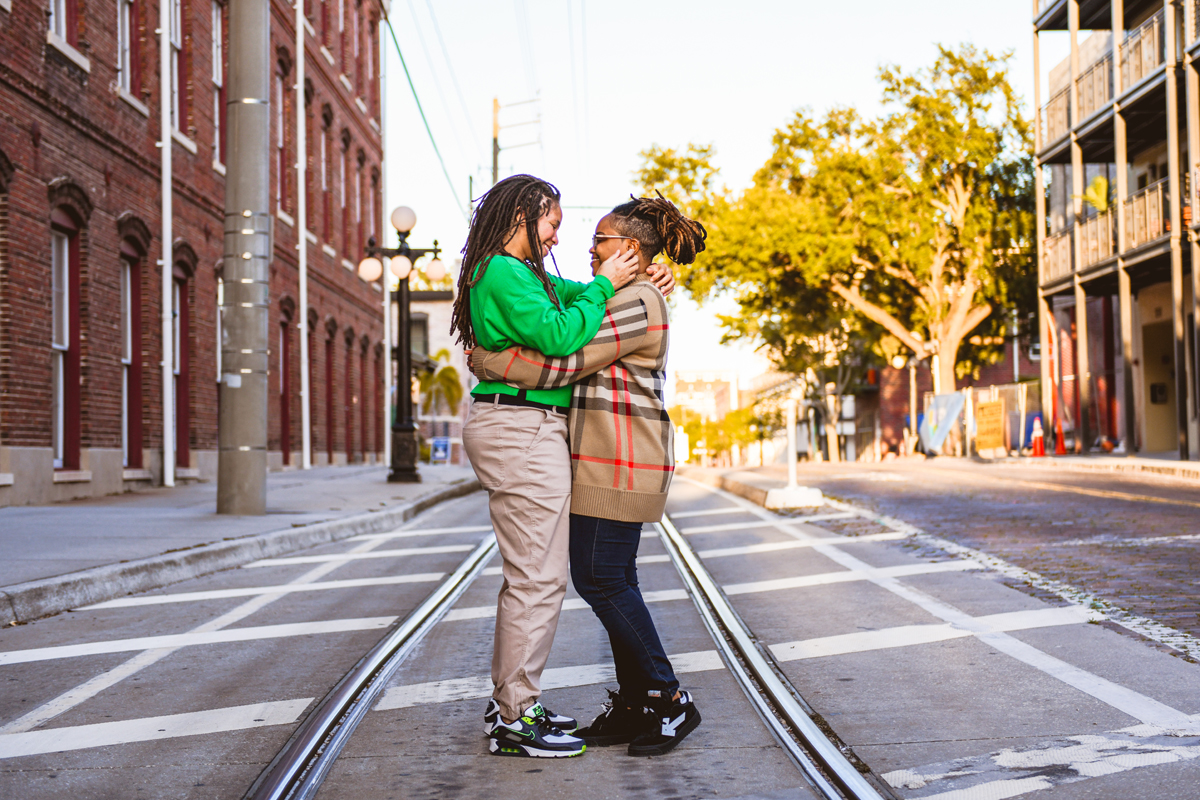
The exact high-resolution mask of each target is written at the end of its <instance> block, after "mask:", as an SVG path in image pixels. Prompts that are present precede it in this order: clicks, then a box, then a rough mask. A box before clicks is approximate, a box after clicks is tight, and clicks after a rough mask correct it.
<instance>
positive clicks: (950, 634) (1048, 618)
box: [770, 606, 1102, 661]
mask: <svg viewBox="0 0 1200 800" xmlns="http://www.w3.org/2000/svg"><path fill="white" fill-rule="evenodd" d="M1093 619H1102V615H1100V614H1098V613H1095V612H1089V611H1087V610H1086V609H1082V608H1076V607H1073V606H1065V607H1062V608H1046V609H1035V610H1032V611H1014V612H1009V613H1006V614H991V615H989V616H985V617H975V618H974V620H975V622H976V623H977V625H979V626H980V627H984V628H987V629H989V630H993V631H1018V630H1030V629H1032V628H1050V627H1055V626H1058V625H1080V624H1083V623H1085V622H1089V621H1091V620H1093ZM975 635H976V633H975V632H974V631H971V630H966V629H964V628H961V627H958V626H956V625H951V624H950V623H942V624H936V625H900V626H897V627H894V628H884V629H883V630H878V631H859V632H856V633H846V634H841V635H839V636H824V637H821V638H818V639H802V640H800V641H796V642H783V643H781V644H773V645H771V647H770V649H771V653H772V654H774V656H775V657H776V658H777V659H779V660H780V661H800V660H803V659H808V658H822V657H824V656H840V655H847V654H849V653H865V652H869V651H872V650H886V649H890V648H893V647H911V646H913V645H919V644H931V643H933V642H945V641H949V640H951V639H964V638H967V637H970V636H975Z"/></svg>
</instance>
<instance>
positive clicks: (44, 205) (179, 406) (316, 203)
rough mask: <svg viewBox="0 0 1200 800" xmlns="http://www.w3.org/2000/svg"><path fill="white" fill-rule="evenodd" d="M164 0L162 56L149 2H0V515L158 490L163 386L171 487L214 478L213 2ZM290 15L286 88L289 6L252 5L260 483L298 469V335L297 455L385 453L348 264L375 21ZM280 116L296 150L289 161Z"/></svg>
mask: <svg viewBox="0 0 1200 800" xmlns="http://www.w3.org/2000/svg"><path fill="white" fill-rule="evenodd" d="M166 2H170V3H171V8H170V19H171V24H170V26H169V34H170V48H169V52H170V57H169V58H168V59H167V62H166V63H165V64H163V63H160V47H159V41H158V40H157V38H156V34H155V31H156V29H157V28H158V27H159V25H158V20H159V7H158V3H157V2H156V1H155V0H117V2H109V3H96V2H90V1H89V0H51V2H50V4H49V11H47V4H46V3H30V2H27V0H0V505H11V504H20V503H32V502H46V501H53V500H62V499H68V498H72V497H82V496H92V495H103V494H110V493H113V492H120V491H124V490H126V489H130V488H137V487H140V486H148V485H154V484H157V483H161V482H162V481H163V480H164V472H167V473H169V472H170V471H169V470H167V471H164V465H163V454H164V408H163V397H164V394H166V393H165V392H164V389H165V388H168V387H169V388H171V389H173V392H172V394H174V395H175V399H174V403H173V408H172V409H170V410H171V411H173V414H171V415H168V418H169V417H171V416H173V418H174V419H173V420H172V422H173V425H172V426H171V428H172V429H171V430H168V431H167V436H168V437H169V438H168V440H167V442H168V444H170V443H173V444H174V447H173V448H166V452H168V453H170V452H171V451H172V450H173V454H172V455H173V457H174V464H175V470H174V475H175V477H178V478H180V479H185V480H186V479H202V480H203V479H209V478H212V477H213V476H215V473H216V466H217V381H218V376H219V372H220V364H219V360H220V353H219V347H218V341H219V337H220V313H219V297H220V295H221V292H222V287H221V264H222V249H223V247H222V231H223V227H224V223H223V219H224V190H225V168H224V166H223V162H224V148H225V143H224V120H225V114H224V109H225V102H226V97H225V83H226V81H225V77H226V75H227V69H228V58H227V52H228V48H227V42H228V9H227V8H226V7H225V5H224V2H223V0H166ZM303 11H304V14H305V16H306V17H307V20H306V21H305V23H304V29H305V31H304V35H303V40H304V50H305V53H304V58H305V62H304V63H305V70H304V72H305V79H304V82H303V86H302V87H300V88H299V91H298V90H297V86H296V83H297V81H296V78H297V69H296V58H297V54H296V52H295V50H296V45H297V36H296V31H295V21H296V13H295V10H294V8H293V7H292V6H289V5H287V4H285V3H283V2H280V1H279V0H272V4H271V45H272V48H273V55H274V59H273V64H274V74H273V76H272V87H273V89H272V97H271V98H270V102H271V104H272V116H273V122H272V133H271V145H272V153H271V182H272V198H273V199H272V203H273V210H274V212H275V217H276V218H275V224H274V243H275V250H274V260H273V264H272V268H271V285H270V299H271V314H270V317H271V326H272V331H273V333H272V346H271V354H270V369H271V390H272V395H271V397H272V399H271V404H270V442H269V448H270V450H271V451H272V452H271V456H270V463H271V466H272V467H273V468H282V467H289V466H294V465H298V464H299V463H300V461H301V453H300V451H301V442H302V435H301V430H300V420H301V418H302V409H301V402H302V398H301V394H300V371H301V364H300V343H299V337H300V336H302V335H303V336H306V337H307V342H308V345H309V352H310V354H311V358H310V361H309V365H308V369H309V374H310V380H311V385H312V398H311V452H312V461H313V463H315V464H326V463H335V464H342V463H347V462H363V461H368V462H369V461H374V460H378V459H380V458H381V454H382V451H383V449H384V441H383V439H384V433H385V431H384V426H383V424H382V423H383V420H384V417H385V414H384V410H383V403H384V402H385V397H386V393H385V391H384V388H383V387H384V385H385V384H386V382H387V375H388V371H387V363H388V362H387V361H386V360H385V352H384V345H383V313H382V307H381V297H382V296H381V289H380V287H379V286H378V285H377V284H368V283H365V282H363V281H362V280H360V279H359V278H358V277H356V274H355V270H354V267H355V264H356V263H357V261H358V260H359V258H360V257H361V253H362V247H363V245H364V243H365V242H366V239H367V238H368V237H369V236H371V235H373V234H375V233H376V231H378V230H380V228H381V225H380V222H381V214H382V209H381V205H382V203H381V198H382V178H381V173H380V167H381V161H382V135H381V129H380V123H379V120H380V113H379V69H378V63H379V53H378V48H377V42H378V40H379V37H378V35H377V25H378V22H379V19H380V17H381V13H382V11H383V9H382V8H381V7H380V6H379V5H377V4H376V3H375V1H374V0H359V1H358V2H356V1H355V0H308V2H306V3H305V7H304V9H303ZM164 75H165V76H166V78H167V80H168V81H170V92H169V98H170V99H169V107H168V110H169V116H170V119H171V131H170V134H171V135H170V138H169V139H168V141H169V142H170V147H171V162H172V168H171V173H170V182H169V185H170V186H171V192H170V196H169V200H170V204H169V205H170V209H171V230H172V236H171V241H170V242H169V248H168V247H164V242H163V241H162V232H163V228H164V226H163V217H164V211H163V208H164V203H163V193H162V186H163V181H162V176H163V160H162V151H161V144H162V142H161V139H162V130H161V126H160V119H161V107H160V106H161V104H160V101H159V98H160V96H161V94H160V91H161V89H160V78H162V76H164ZM298 110H299V111H300V113H297V111H298ZM300 119H302V120H303V122H302V124H303V126H304V133H305V138H306V140H307V142H306V147H305V148H304V150H305V152H304V153H301V154H298V153H297V149H298V148H297V143H298V141H299V137H298V135H297V134H298V132H299V126H298V121H299V120H300ZM298 155H299V156H301V157H300V158H298ZM301 171H303V173H304V179H303V180H300V179H299V175H300V174H301ZM299 192H303V195H304V200H305V204H306V205H307V213H306V214H305V215H304V218H303V219H298V217H299V216H300V215H299V213H298V209H299V207H300V204H301V197H300V194H299ZM305 231H306V232H305ZM301 241H303V242H304V247H305V248H306V251H305V254H306V258H307V265H308V282H307V283H308V309H307V313H304V311H303V310H302V309H301V308H300V306H299V295H300V292H299V266H298V242H301ZM164 264H165V265H166V268H165V269H164V266H163V265H164ZM164 273H165V274H166V275H167V276H169V278H167V279H168V280H169V281H170V285H169V286H168V287H167V288H168V290H169V291H168V292H166V293H165V295H164V287H163V280H164ZM164 296H167V297H169V298H170V303H169V307H168V309H167V314H165V315H164V313H163V307H164V305H167V304H166V303H164V302H163V298H164ZM164 341H169V342H171V344H172V346H171V347H170V348H168V352H167V353H165V354H164V348H163V343H164ZM164 355H165V356H166V359H165V361H166V366H165V367H164V366H163V365H164ZM168 380H169V381H170V383H169V384H167V383H165V381H168Z"/></svg>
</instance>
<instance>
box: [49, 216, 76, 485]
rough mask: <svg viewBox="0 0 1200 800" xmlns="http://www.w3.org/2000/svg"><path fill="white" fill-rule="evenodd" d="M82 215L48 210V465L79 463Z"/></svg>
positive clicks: (65, 466) (64, 466)
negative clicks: (50, 459) (51, 462)
mask: <svg viewBox="0 0 1200 800" xmlns="http://www.w3.org/2000/svg"><path fill="white" fill-rule="evenodd" d="M82 227H83V221H82V220H81V219H79V218H78V217H77V216H76V215H75V214H74V213H73V212H72V210H71V209H69V208H66V207H63V206H60V207H58V208H55V209H54V210H53V211H52V212H51V214H50V294H51V298H52V300H51V337H50V371H51V393H52V394H51V428H50V429H51V446H52V447H53V449H54V468H55V469H64V470H75V469H79V464H80V444H81V416H82V401H81V397H80V391H79V388H80V387H79V378H80V352H79V351H80V338H81V328H82V325H81V323H82V320H81V319H80V313H79V312H80V303H79V290H80V272H81V264H80V262H81V253H80V242H79V238H80V232H81V229H82Z"/></svg>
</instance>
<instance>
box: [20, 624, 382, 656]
mask: <svg viewBox="0 0 1200 800" xmlns="http://www.w3.org/2000/svg"><path fill="white" fill-rule="evenodd" d="M395 621H396V618H395V617H360V618H357V619H331V620H325V621H323V622H293V623H288V624H285V625H259V626H256V627H252V628H224V629H222V630H217V631H204V632H192V633H174V634H168V635H166V636H141V637H138V638H135V639H109V640H108V641H103V642H86V643H84V644H67V645H59V646H57V647H38V648H35V649H31V650H10V651H8V652H6V653H0V665H5V664H27V663H29V662H31V661H51V660H53V659H58V658H78V657H80V656H94V655H101V654H104V653H125V652H129V651H131V650H155V649H158V648H160V647H188V646H192V645H198V644H221V643H224V642H252V641H257V640H259V639H282V638H287V637H290V636H309V635H313V634H320V633H343V632H345V631H365V630H372V629H378V628H386V627H387V626H388V625H391V624H392V623H393V622H395Z"/></svg>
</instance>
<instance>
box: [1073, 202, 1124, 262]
mask: <svg viewBox="0 0 1200 800" xmlns="http://www.w3.org/2000/svg"><path fill="white" fill-rule="evenodd" d="M1116 220H1117V215H1116V214H1114V213H1113V210H1112V209H1111V208H1110V209H1108V210H1107V211H1105V212H1103V213H1101V214H1097V215H1096V216H1094V217H1089V218H1088V219H1085V220H1084V221H1083V226H1082V227H1081V228H1080V230H1079V238H1080V248H1081V249H1082V252H1081V253H1080V255H1079V263H1080V266H1084V267H1086V266H1090V265H1092V264H1096V263H1098V262H1100V261H1103V260H1104V259H1106V258H1110V257H1111V256H1113V255H1114V254H1115V253H1116V251H1117V222H1116Z"/></svg>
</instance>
